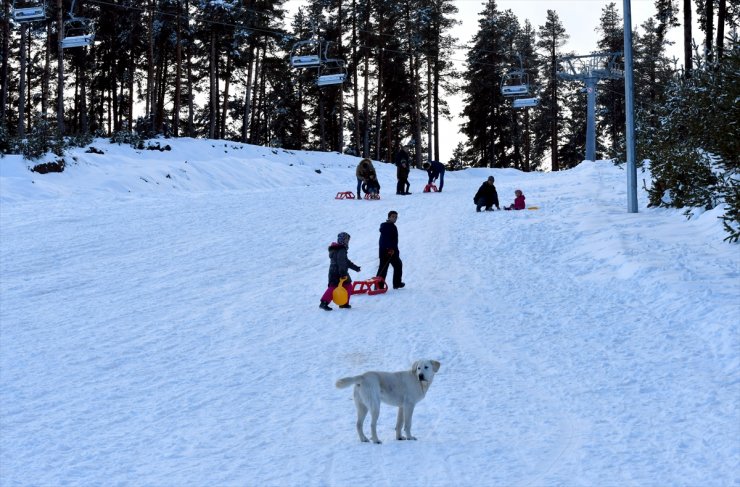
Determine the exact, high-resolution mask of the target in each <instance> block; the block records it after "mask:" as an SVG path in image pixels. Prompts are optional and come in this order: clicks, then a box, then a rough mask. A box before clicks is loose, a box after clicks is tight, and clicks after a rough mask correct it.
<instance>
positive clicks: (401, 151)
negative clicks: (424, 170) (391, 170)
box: [393, 149, 411, 166]
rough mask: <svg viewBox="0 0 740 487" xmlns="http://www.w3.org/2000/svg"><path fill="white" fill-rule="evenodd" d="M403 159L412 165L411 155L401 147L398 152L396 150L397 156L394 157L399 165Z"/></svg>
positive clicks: (394, 160)
mask: <svg viewBox="0 0 740 487" xmlns="http://www.w3.org/2000/svg"><path fill="white" fill-rule="evenodd" d="M403 161H406V162H408V163H409V165H411V156H410V155H409V153H408V152H406V151H405V150H404V149H399V150H398V152H396V157H394V158H393V164H395V165H396V166H398V165H399V164H400V163H401V162H403Z"/></svg>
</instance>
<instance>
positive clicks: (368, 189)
mask: <svg viewBox="0 0 740 487" xmlns="http://www.w3.org/2000/svg"><path fill="white" fill-rule="evenodd" d="M362 190H363V191H364V192H365V193H370V194H378V193H380V183H379V182H378V180H377V179H375V178H373V179H367V180H365V182H364V183H362Z"/></svg>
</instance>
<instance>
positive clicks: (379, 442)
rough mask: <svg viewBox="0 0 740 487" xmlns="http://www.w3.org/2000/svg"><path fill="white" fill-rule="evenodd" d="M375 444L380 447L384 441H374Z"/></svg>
mask: <svg viewBox="0 0 740 487" xmlns="http://www.w3.org/2000/svg"><path fill="white" fill-rule="evenodd" d="M373 443H375V444H376V445H380V444H382V443H383V442H382V441H380V440H373Z"/></svg>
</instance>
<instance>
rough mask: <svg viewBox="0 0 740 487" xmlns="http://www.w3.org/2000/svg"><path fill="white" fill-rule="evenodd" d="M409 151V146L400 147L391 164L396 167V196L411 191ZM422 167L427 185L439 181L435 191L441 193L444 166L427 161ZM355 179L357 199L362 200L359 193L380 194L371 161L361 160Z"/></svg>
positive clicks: (443, 181)
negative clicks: (426, 177) (427, 179)
mask: <svg viewBox="0 0 740 487" xmlns="http://www.w3.org/2000/svg"><path fill="white" fill-rule="evenodd" d="M409 150H410V147H409V146H407V145H404V146H401V147H400V148H399V150H398V152H396V154H395V156H394V157H393V163H394V165H395V166H396V180H397V182H396V194H398V195H409V194H411V192H410V191H409V190H410V189H411V184H410V183H409V174H410V173H411V156H410V155H409ZM423 167H424V169H425V170H426V171H427V175H428V176H429V181H428V183H427V185H431V184H432V183H435V182H436V181H437V180H439V188H437V191H442V188H443V187H444V184H445V166H444V164H442V163H441V162H438V161H429V162H427V163H425V164H424V166H423ZM355 177H356V178H357V199H361V198H362V192H361V191H364V192H365V194H370V195H378V194H380V182H379V181H378V174H377V173H376V172H375V167H374V166H373V161H371V160H370V159H368V158H365V159H362V160H361V161H360V163H359V164H358V165H357V169H355Z"/></svg>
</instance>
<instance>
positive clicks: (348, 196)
mask: <svg viewBox="0 0 740 487" xmlns="http://www.w3.org/2000/svg"><path fill="white" fill-rule="evenodd" d="M334 199H335V200H353V199H355V194H354V193H353V192H352V191H340V192H339V193H337V195H336V196H335V197H334Z"/></svg>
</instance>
